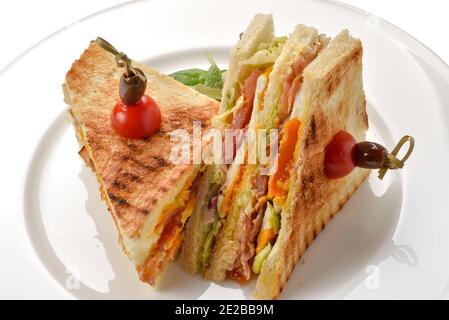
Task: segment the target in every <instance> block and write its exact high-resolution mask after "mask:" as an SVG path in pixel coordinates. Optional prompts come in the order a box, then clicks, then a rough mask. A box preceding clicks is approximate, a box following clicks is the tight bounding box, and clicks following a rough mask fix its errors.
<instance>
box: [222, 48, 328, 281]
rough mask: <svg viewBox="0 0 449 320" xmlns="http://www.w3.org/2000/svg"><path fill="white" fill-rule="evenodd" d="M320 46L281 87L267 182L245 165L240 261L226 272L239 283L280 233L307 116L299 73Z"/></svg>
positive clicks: (297, 63)
mask: <svg viewBox="0 0 449 320" xmlns="http://www.w3.org/2000/svg"><path fill="white" fill-rule="evenodd" d="M322 47H323V44H322V43H321V41H317V42H316V43H315V45H314V47H312V48H310V51H308V52H306V53H305V54H304V55H303V56H301V58H299V59H298V60H297V61H295V62H294V63H293V64H292V65H291V66H290V69H291V70H292V72H291V73H290V74H289V75H288V76H287V77H286V79H285V80H284V82H283V84H282V91H281V93H280V101H279V106H278V108H277V115H278V121H279V123H280V126H281V141H280V144H279V153H278V156H277V159H276V162H275V166H274V168H273V170H272V172H271V174H270V176H269V179H265V180H262V179H261V178H260V172H259V169H251V168H250V166H247V169H246V170H248V171H251V170H252V171H253V172H250V173H248V174H249V176H250V177H252V179H250V180H251V181H252V184H249V183H248V184H246V186H245V188H244V189H245V190H248V191H242V193H245V192H246V193H248V194H250V195H248V196H247V197H240V200H243V201H242V205H241V209H242V210H243V213H244V214H242V215H241V216H242V219H241V221H240V225H239V227H238V228H239V230H237V231H236V233H235V234H236V235H237V236H238V237H239V238H240V239H239V240H238V241H239V243H240V252H239V255H238V257H239V258H238V259H237V260H236V261H235V264H234V268H233V269H232V270H230V271H228V276H229V277H231V278H233V279H235V280H237V281H239V282H244V281H247V280H249V278H250V277H251V271H252V272H254V273H256V274H257V273H259V272H260V268H261V266H262V263H263V261H264V260H265V258H266V257H267V256H268V254H269V253H270V251H271V247H272V246H273V245H274V242H275V241H276V238H277V235H278V233H279V230H280V221H281V219H280V216H281V214H282V211H283V210H286V206H285V202H286V198H287V194H288V192H289V190H290V182H291V181H290V176H291V170H292V169H293V167H294V164H295V163H296V162H297V161H298V159H297V150H298V148H299V145H300V144H301V131H302V130H301V129H302V123H303V122H304V119H305V116H306V106H304V105H303V103H302V99H301V96H302V93H301V84H302V73H303V70H304V68H305V67H306V66H307V65H308V64H309V63H311V62H312V61H313V60H314V59H315V58H316V56H317V55H318V54H319V52H320V50H321V49H322ZM265 107H266V106H265ZM265 178H266V177H265ZM267 180H268V183H267ZM255 182H256V183H255ZM242 189H243V188H242ZM238 201H239V200H237V202H238Z"/></svg>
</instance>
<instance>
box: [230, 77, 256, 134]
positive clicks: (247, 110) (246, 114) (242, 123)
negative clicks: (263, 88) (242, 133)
mask: <svg viewBox="0 0 449 320" xmlns="http://www.w3.org/2000/svg"><path fill="white" fill-rule="evenodd" d="M260 74H261V72H260V71H259V70H258V69H255V70H253V72H251V74H250V75H249V77H248V78H247V79H246V80H245V83H244V85H243V98H244V102H243V106H242V107H241V109H239V110H237V112H236V114H235V115H234V118H233V119H232V123H231V129H243V128H245V127H246V126H247V125H248V123H249V122H250V120H251V114H252V112H253V107H254V106H253V105H254V96H255V95H256V86H257V78H259V76H260Z"/></svg>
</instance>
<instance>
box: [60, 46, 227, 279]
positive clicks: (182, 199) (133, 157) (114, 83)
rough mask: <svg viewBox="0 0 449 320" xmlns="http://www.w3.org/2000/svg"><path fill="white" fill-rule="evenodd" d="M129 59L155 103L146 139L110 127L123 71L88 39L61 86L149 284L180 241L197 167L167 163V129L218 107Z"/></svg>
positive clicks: (124, 239) (206, 116) (204, 118)
mask: <svg viewBox="0 0 449 320" xmlns="http://www.w3.org/2000/svg"><path fill="white" fill-rule="evenodd" d="M133 64H134V65H135V66H136V67H138V68H140V69H142V70H143V71H144V72H145V74H146V76H147V80H148V85H147V89H146V94H148V95H150V96H152V97H153V98H154V99H155V100H156V101H157V103H158V104H159V107H160V110H161V114H162V125H161V129H160V131H159V132H158V133H156V134H155V135H153V136H151V137H150V138H147V139H144V140H141V139H135V140H131V139H126V138H123V137H121V136H119V135H118V134H117V133H116V132H115V131H114V130H113V128H112V127H111V124H110V115H111V111H112V108H113V107H114V105H115V103H116V102H117V101H118V99H119V95H118V84H119V79H120V76H121V74H122V73H123V70H120V68H118V67H117V66H116V64H115V62H114V57H113V56H112V55H111V54H110V53H108V52H106V51H105V50H103V49H102V48H100V47H99V46H98V45H97V44H96V43H94V42H91V44H90V46H89V47H88V48H87V49H86V50H85V51H84V53H83V54H82V55H81V57H80V58H79V59H78V60H76V61H75V62H74V63H73V65H72V67H71V69H70V70H69V71H68V72H67V75H66V80H65V83H64V85H63V89H64V94H65V101H66V103H67V104H68V105H69V106H70V107H69V113H70V115H71V117H72V120H73V124H74V127H75V129H76V134H77V137H78V141H79V143H80V146H81V147H82V148H83V149H82V152H81V154H84V158H86V160H88V161H87V164H88V165H89V166H90V167H91V168H92V170H93V171H94V172H95V173H96V175H97V180H98V183H99V185H100V190H101V193H102V197H103V200H104V201H105V202H106V204H107V206H108V209H109V211H110V213H111V215H112V217H113V219H114V221H115V223H116V225H117V228H118V231H119V235H120V242H121V244H122V246H123V249H124V251H125V252H126V254H127V255H128V256H129V258H130V259H131V260H132V261H133V262H134V263H135V265H136V269H137V270H138V272H139V276H140V279H141V280H142V281H144V282H148V283H149V284H151V285H155V284H156V280H157V278H158V276H159V275H160V274H161V273H162V271H163V270H164V268H165V266H166V265H167V264H168V263H169V262H170V261H171V260H173V258H174V256H175V254H176V252H177V250H178V248H179V246H180V243H181V238H182V227H183V225H184V223H185V221H186V219H187V218H188V216H189V215H190V213H191V211H192V208H193V204H194V198H195V197H194V196H195V194H194V189H193V188H192V184H193V182H194V179H195V177H196V175H197V173H198V172H199V170H200V166H199V165H192V164H174V163H172V161H171V160H170V152H171V149H172V147H174V146H175V144H176V142H175V141H171V139H170V135H169V133H170V132H172V131H174V130H176V129H185V130H187V131H188V132H189V133H191V132H192V126H193V125H192V122H193V121H201V124H202V126H203V128H207V127H208V126H209V125H210V123H211V118H212V117H213V116H214V115H216V112H217V111H218V108H219V106H218V103H217V102H216V101H215V100H213V99H210V98H208V97H206V96H204V95H201V94H199V93H198V92H196V91H194V90H192V89H190V88H188V87H186V86H184V85H182V84H181V83H179V82H177V81H175V80H173V79H172V78H170V77H168V76H166V75H163V74H160V73H158V72H156V71H154V70H152V69H151V68H149V67H147V66H145V65H142V64H139V63H133ZM161 235H164V236H163V237H162V238H161ZM160 239H162V240H161V241H160Z"/></svg>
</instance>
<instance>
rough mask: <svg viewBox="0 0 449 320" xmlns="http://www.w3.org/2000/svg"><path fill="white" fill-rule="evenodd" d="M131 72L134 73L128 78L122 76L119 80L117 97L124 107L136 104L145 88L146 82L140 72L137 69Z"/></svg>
mask: <svg viewBox="0 0 449 320" xmlns="http://www.w3.org/2000/svg"><path fill="white" fill-rule="evenodd" d="M133 70H134V71H135V72H134V73H133V74H131V75H130V76H129V77H127V76H126V75H125V74H123V75H122V77H121V78H120V84H119V95H120V99H121V100H122V102H123V104H124V105H133V104H136V103H137V102H138V101H139V100H140V98H142V96H143V95H144V93H145V89H146V88H147V80H146V78H145V76H144V73H143V72H142V70H140V69H138V68H134V69H133ZM138 73H140V75H139V74H138Z"/></svg>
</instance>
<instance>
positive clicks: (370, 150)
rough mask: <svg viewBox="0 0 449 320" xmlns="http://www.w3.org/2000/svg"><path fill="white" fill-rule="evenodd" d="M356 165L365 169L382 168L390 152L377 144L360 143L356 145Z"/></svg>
mask: <svg viewBox="0 0 449 320" xmlns="http://www.w3.org/2000/svg"><path fill="white" fill-rule="evenodd" d="M354 153H355V155H354V157H355V159H354V160H355V165H356V166H357V167H360V168H365V169H379V168H382V167H383V165H384V163H385V160H386V159H387V155H388V151H387V149H385V147H383V146H382V145H380V144H378V143H375V142H368V141H364V142H359V143H357V144H356V145H355V152H354Z"/></svg>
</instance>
